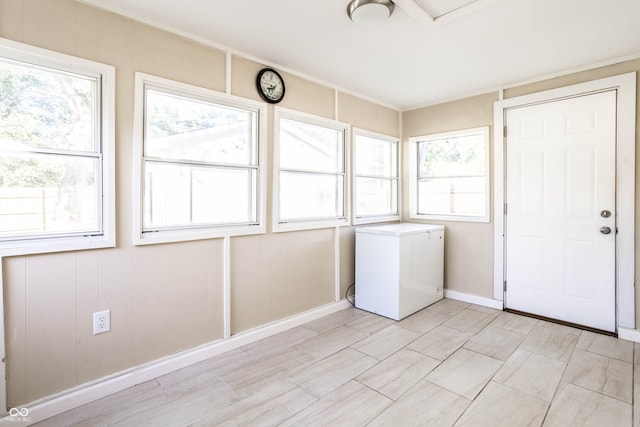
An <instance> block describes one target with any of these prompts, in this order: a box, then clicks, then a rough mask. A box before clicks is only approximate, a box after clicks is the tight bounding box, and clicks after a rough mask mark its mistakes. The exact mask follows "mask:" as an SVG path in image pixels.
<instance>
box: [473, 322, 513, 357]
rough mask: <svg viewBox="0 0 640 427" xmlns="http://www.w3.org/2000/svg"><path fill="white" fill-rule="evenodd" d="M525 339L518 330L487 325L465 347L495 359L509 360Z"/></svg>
mask: <svg viewBox="0 0 640 427" xmlns="http://www.w3.org/2000/svg"><path fill="white" fill-rule="evenodd" d="M523 339H524V335H521V334H518V333H516V332H511V331H506V330H504V329H499V328H494V327H492V326H487V327H486V328H484V329H483V330H481V331H480V332H478V333H477V334H476V335H474V336H473V337H471V338H470V339H469V341H467V343H466V344H465V345H464V348H467V349H469V350H473V351H475V352H477V353H482V354H484V355H486V356H490V357H493V358H494V359H500V360H507V359H508V358H509V356H511V354H512V353H513V352H514V350H515V349H516V348H518V345H520V343H521V342H522V340H523Z"/></svg>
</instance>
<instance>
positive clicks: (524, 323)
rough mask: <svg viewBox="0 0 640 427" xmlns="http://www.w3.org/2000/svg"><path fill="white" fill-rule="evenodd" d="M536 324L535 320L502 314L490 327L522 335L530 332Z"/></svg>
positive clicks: (511, 314)
mask: <svg viewBox="0 0 640 427" xmlns="http://www.w3.org/2000/svg"><path fill="white" fill-rule="evenodd" d="M537 324H538V320H537V319H532V318H531V317H526V316H521V315H518V314H513V313H507V312H503V313H502V314H500V315H499V316H498V317H496V318H495V320H494V321H492V322H491V326H494V327H496V328H501V329H506V330H507V331H512V332H517V333H519V334H523V335H527V334H528V333H529V332H531V330H532V329H533V328H534V326H536V325H537Z"/></svg>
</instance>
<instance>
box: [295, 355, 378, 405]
mask: <svg viewBox="0 0 640 427" xmlns="http://www.w3.org/2000/svg"><path fill="white" fill-rule="evenodd" d="M376 363H378V361H377V360H376V359H374V358H373V357H369V356H367V355H364V354H362V353H360V352H359V351H356V350H353V349H351V348H347V349H344V350H341V351H339V352H337V353H334V354H332V355H331V356H329V357H327V358H325V359H322V360H321V361H319V362H316V363H314V364H313V365H310V366H307V367H306V368H304V369H303V370H301V371H300V372H298V373H297V374H295V375H292V376H290V377H288V379H289V381H291V382H293V383H295V384H298V386H300V387H301V388H303V389H304V390H307V391H308V392H310V393H311V394H313V395H314V396H316V397H323V396H325V395H327V394H329V393H331V392H332V391H334V390H335V389H337V388H338V387H340V386H342V385H343V384H346V383H348V382H349V381H351V380H352V379H354V378H355V377H357V376H358V375H360V374H361V373H363V372H364V371H366V370H367V369H369V368H371V367H372V366H374V365H375V364H376Z"/></svg>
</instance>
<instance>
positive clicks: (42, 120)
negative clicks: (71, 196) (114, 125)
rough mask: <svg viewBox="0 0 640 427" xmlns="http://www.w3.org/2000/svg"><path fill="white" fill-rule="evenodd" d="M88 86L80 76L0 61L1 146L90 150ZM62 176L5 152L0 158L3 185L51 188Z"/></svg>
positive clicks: (58, 169)
mask: <svg viewBox="0 0 640 427" xmlns="http://www.w3.org/2000/svg"><path fill="white" fill-rule="evenodd" d="M92 84H93V82H92V81H91V80H90V79H86V78H84V77H80V76H75V75H70V74H66V73H61V72H55V71H49V70H44V69H40V68H36V67H30V66H26V65H25V66H22V65H17V64H13V63H9V62H2V61H0V149H2V148H4V149H9V150H22V149H23V148H25V147H26V146H28V147H33V148H51V149H58V150H80V151H82V150H92V149H93V144H94V142H93V140H94V135H93V122H94V118H93V99H94V98H93V89H92ZM0 154H2V152H1V151H0ZM63 176H64V171H63V170H62V167H61V166H56V165H54V164H47V165H45V164H44V163H43V162H39V161H37V160H35V159H33V158H27V157H22V156H20V157H18V156H15V155H12V154H11V152H10V151H9V152H4V153H3V154H2V155H1V156H0V186H3V187H16V188H20V187H55V186H59V185H61V179H62V178H63Z"/></svg>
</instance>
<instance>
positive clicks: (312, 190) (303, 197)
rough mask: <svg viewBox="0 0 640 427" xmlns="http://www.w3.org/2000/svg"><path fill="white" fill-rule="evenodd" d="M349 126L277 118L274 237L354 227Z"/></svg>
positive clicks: (281, 115)
mask: <svg viewBox="0 0 640 427" xmlns="http://www.w3.org/2000/svg"><path fill="white" fill-rule="evenodd" d="M347 129H348V126H347V125H345V124H342V123H338V122H335V121H332V120H327V119H321V118H317V117H313V116H309V115H302V114H300V113H293V112H286V111H284V110H282V109H278V110H277V112H276V150H275V151H276V153H275V159H274V172H275V174H276V176H275V179H274V181H275V187H276V188H275V191H274V197H275V200H274V208H275V209H274V211H275V214H274V227H273V228H274V231H285V230H298V229H306V228H321V227H331V226H337V225H345V224H348V223H349V221H348V219H347V212H348V202H347V201H348V196H349V194H348V191H347V190H348V182H347V181H348V179H347V177H348V175H347V171H346V165H347V142H346V135H347Z"/></svg>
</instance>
